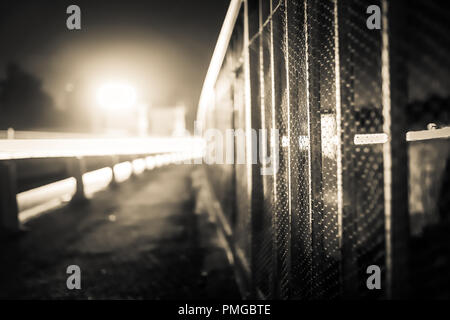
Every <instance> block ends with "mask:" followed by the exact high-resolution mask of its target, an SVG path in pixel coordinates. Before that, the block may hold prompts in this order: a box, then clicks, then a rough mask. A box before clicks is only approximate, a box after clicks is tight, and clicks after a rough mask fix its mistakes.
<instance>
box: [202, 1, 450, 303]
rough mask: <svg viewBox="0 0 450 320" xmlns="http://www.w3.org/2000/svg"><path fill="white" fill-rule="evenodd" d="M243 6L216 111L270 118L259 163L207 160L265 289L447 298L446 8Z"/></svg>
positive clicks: (237, 120) (239, 245)
mask: <svg viewBox="0 0 450 320" xmlns="http://www.w3.org/2000/svg"><path fill="white" fill-rule="evenodd" d="M244 3H245V8H246V11H245V12H246V13H247V16H246V17H244V18H243V19H241V20H238V22H237V23H236V24H235V26H234V28H235V31H234V32H235V34H242V35H243V36H242V38H243V39H244V41H241V42H240V43H241V44H242V43H246V44H247V46H244V47H243V48H242V46H241V47H240V49H237V46H236V45H235V44H234V43H236V41H235V40H233V39H242V38H239V36H238V37H236V36H233V37H231V41H230V44H229V48H228V50H229V52H227V54H226V57H225V59H224V61H223V64H222V67H221V71H220V73H219V75H218V77H217V80H216V85H215V88H214V97H215V105H214V107H211V109H210V110H209V113H207V115H208V121H207V123H208V126H210V127H215V128H219V130H221V131H223V130H225V129H226V128H227V126H228V127H230V128H231V127H232V128H235V129H243V128H247V129H249V128H248V127H249V126H251V129H253V130H254V131H258V130H259V129H264V130H266V131H265V132H263V133H265V135H264V134H263V135H262V136H260V137H259V140H253V141H251V143H252V145H251V146H250V147H251V149H252V150H253V155H255V154H258V155H259V157H257V159H255V158H252V159H251V162H252V164H251V169H250V170H249V169H248V168H247V167H245V166H243V167H239V166H238V165H235V166H232V167H231V168H232V169H230V167H227V166H215V167H212V168H211V169H210V170H209V174H210V180H211V181H212V183H213V184H214V185H215V187H214V188H215V190H214V191H215V193H216V194H217V195H218V199H219V202H220V204H221V206H222V208H223V211H224V213H225V215H226V217H227V218H228V220H229V221H230V223H231V225H232V232H233V233H234V235H233V237H232V241H234V243H232V246H234V248H235V249H236V250H235V254H236V252H238V251H239V252H240V253H238V254H241V255H242V256H244V257H246V258H247V259H248V261H250V263H249V264H248V266H247V268H248V269H249V272H248V274H251V284H252V291H253V294H254V295H255V297H259V298H280V299H287V298H293V299H317V298H336V297H352V298H353V297H358V298H375V299H379V298H385V297H391V296H393V297H400V296H404V294H405V293H406V294H409V295H410V296H421V295H422V294H423V292H425V294H426V295H427V296H428V295H430V294H431V295H432V296H436V297H442V296H443V297H448V296H450V289H448V288H450V276H449V274H450V273H449V272H448V266H449V265H450V254H449V252H450V250H449V246H448V243H450V241H448V240H449V238H448V234H449V233H448V230H450V227H449V221H450V215H449V209H448V198H449V193H450V190H449V182H448V181H449V179H448V172H449V170H450V169H449V168H450V164H449V155H450V145H449V139H448V134H447V135H445V134H444V133H442V132H444V131H445V130H447V129H446V126H448V125H449V123H448V122H449V119H450V111H449V110H450V106H449V88H450V72H449V71H450V65H449V61H450V59H449V58H448V57H449V56H450V38H449V37H450V36H449V35H450V27H449V25H450V23H449V22H448V18H447V17H448V16H450V11H449V10H448V5H445V4H444V2H442V3H441V2H437V1H436V2H430V1H424V0H413V1H408V5H405V1H403V0H399V1H396V2H395V3H394V2H388V1H386V0H272V1H270V0H247V1H244ZM374 5H375V6H377V7H378V8H380V9H381V19H382V23H381V28H380V29H377V28H375V29H371V28H369V27H368V25H367V19H368V14H367V9H368V8H369V7H370V6H374ZM239 21H240V22H239ZM242 21H244V22H245V23H244V27H242ZM237 24H240V27H238V26H237ZM242 51H243V52H244V54H242ZM236 52H239V53H236ZM242 59H244V60H245V61H244V62H242ZM427 128H432V129H437V130H427V132H425V133H424V132H422V131H421V132H409V133H408V137H416V138H408V139H409V142H407V141H406V139H405V137H406V136H407V135H406V133H407V130H409V131H411V130H413V131H417V130H425V129H427ZM272 130H276V131H277V133H278V135H272V133H273V132H271V131H272ZM442 130H444V131H442ZM430 132H431V133H430ZM445 132H446V131H445ZM423 135H425V136H427V137H428V136H439V135H441V136H439V137H440V138H436V139H434V138H420V137H421V136H423ZM417 137H419V138H417ZM425 140H426V141H425ZM246 141H247V143H250V140H249V139H247V140H246ZM247 147H248V145H247ZM247 160H248V159H247ZM267 160H269V162H267ZM273 161H275V162H276V163H273ZM247 164H248V162H247ZM270 167H272V168H273V169H275V170H274V172H273V174H270V171H267V169H268V168H270ZM261 169H265V170H263V171H261ZM408 171H409V172H408ZM262 173H265V174H262ZM268 173H269V174H268ZM408 179H409V180H408ZM408 185H409V195H408V194H407V190H408V188H407V186H408ZM233 188H234V189H233ZM228 193H232V196H230V195H229V194H228ZM244 193H245V195H244ZM408 198H409V203H408ZM408 211H409V212H408ZM250 243H251V246H250ZM373 265H375V266H378V267H380V268H381V276H382V285H381V290H370V288H368V286H367V282H366V280H367V278H368V277H369V274H368V273H367V269H368V267H369V266H373ZM417 279H421V280H420V281H417ZM408 283H409V285H408Z"/></svg>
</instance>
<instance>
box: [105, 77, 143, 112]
mask: <svg viewBox="0 0 450 320" xmlns="http://www.w3.org/2000/svg"><path fill="white" fill-rule="evenodd" d="M136 98H137V94H136V89H135V88H134V87H133V86H131V85H129V84H126V83H118V82H114V83H113V82H111V83H106V84H104V85H102V86H101V87H100V88H99V89H98V92H97V100H98V103H99V104H100V106H102V107H103V108H105V109H127V108H130V107H132V106H133V105H134V104H135V103H136Z"/></svg>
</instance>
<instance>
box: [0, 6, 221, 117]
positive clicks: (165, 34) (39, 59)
mask: <svg viewBox="0 0 450 320" xmlns="http://www.w3.org/2000/svg"><path fill="white" fill-rule="evenodd" d="M228 3H229V1H228V0H189V1H186V0H183V1H182V0H179V1H175V0H146V1H143V0H140V1H138V0H89V1H55V0H52V1H48V0H45V1H42V0H39V1H37V0H27V1H24V0H2V1H1V2H0V43H1V45H0V46H1V49H0V78H2V77H3V76H4V67H5V65H6V63H7V62H9V61H15V62H17V63H19V64H20V65H21V66H23V67H24V68H25V70H27V71H29V72H31V73H33V74H35V75H37V76H38V77H40V78H41V79H42V80H43V83H44V88H45V90H46V91H47V92H49V93H50V94H51V95H52V97H53V98H54V100H55V102H56V104H57V105H58V106H59V107H61V108H64V107H65V106H64V88H65V87H66V86H67V84H80V83H83V85H84V86H85V87H86V88H88V87H94V86H95V85H96V81H98V82H99V81H101V80H102V79H107V78H108V77H111V76H112V77H116V78H117V77H125V78H127V79H130V80H131V81H133V83H136V86H137V87H138V90H139V92H140V94H141V96H142V98H144V99H147V100H148V101H151V104H152V105H173V104H175V103H177V102H178V101H184V102H185V103H186V104H187V105H188V106H189V107H190V108H192V109H191V110H193V109H195V108H196V105H197V102H198V97H199V94H200V90H201V87H202V84H203V80H204V77H205V75H206V71H207V68H208V65H209V62H210V58H211V55H212V52H213V50H214V46H215V43H216V40H217V37H218V34H219V31H220V27H221V25H222V22H223V19H224V17H225V14H226V10H227V8H228ZM70 4H77V5H78V6H80V7H81V11H82V30H80V31H69V30H67V28H66V19H67V17H68V15H67V14H66V8H67V6H68V5H70Z"/></svg>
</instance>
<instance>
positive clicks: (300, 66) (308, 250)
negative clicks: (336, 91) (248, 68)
mask: <svg viewBox="0 0 450 320" xmlns="http://www.w3.org/2000/svg"><path fill="white" fill-rule="evenodd" d="M305 9H306V7H305V3H304V2H300V1H287V5H286V10H287V22H288V32H287V42H288V65H289V69H288V72H289V74H288V76H289V113H290V120H289V122H290V123H289V126H290V150H291V155H290V168H291V221H292V225H291V260H292V266H291V268H292V270H291V273H292V275H291V277H292V283H291V287H292V297H293V298H299V299H302V298H312V291H311V290H312V284H311V279H312V237H311V234H312V230H311V219H312V216H311V211H310V210H311V206H310V204H311V202H310V181H311V179H310V155H309V124H308V119H309V115H308V113H309V103H308V94H307V91H308V67H307V59H306V56H307V51H306V43H307V39H306V33H305V27H306V25H305V19H306V16H305Z"/></svg>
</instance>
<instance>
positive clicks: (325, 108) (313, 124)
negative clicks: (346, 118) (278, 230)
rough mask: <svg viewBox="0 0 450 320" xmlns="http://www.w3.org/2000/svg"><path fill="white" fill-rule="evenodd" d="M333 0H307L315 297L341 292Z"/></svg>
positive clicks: (331, 296) (313, 279)
mask: <svg viewBox="0 0 450 320" xmlns="http://www.w3.org/2000/svg"><path fill="white" fill-rule="evenodd" d="M334 9H335V5H334V2H333V1H309V2H308V3H307V9H306V10H307V11H306V12H307V25H306V28H307V35H308V42H307V48H308V72H309V85H308V87H309V105H310V120H309V121H310V146H311V147H310V152H311V194H312V196H311V197H312V199H311V205H312V214H313V219H312V228H313V250H312V254H313V256H312V259H313V278H312V284H313V292H314V296H315V297H317V298H333V297H336V296H338V295H339V293H340V287H339V276H340V274H339V262H340V258H341V257H340V243H339V223H340V222H339V219H338V203H337V201H338V197H337V196H338V190H337V162H338V161H340V159H338V157H337V154H336V146H337V143H336V142H337V119H336V117H337V115H336V85H335V84H336V75H335V67H336V64H335V60H334V59H335V38H334V36H335V28H334V27H335V19H334Z"/></svg>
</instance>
